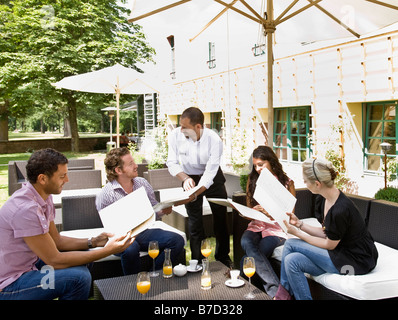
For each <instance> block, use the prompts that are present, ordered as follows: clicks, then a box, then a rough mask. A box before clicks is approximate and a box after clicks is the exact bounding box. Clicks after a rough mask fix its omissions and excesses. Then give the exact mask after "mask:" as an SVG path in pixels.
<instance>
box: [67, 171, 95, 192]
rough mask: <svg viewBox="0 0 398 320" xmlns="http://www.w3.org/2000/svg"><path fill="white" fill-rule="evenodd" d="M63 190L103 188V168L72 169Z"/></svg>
mask: <svg viewBox="0 0 398 320" xmlns="http://www.w3.org/2000/svg"><path fill="white" fill-rule="evenodd" d="M68 178H69V182H67V183H65V184H64V186H63V190H73V189H89V188H101V187H102V177H101V170H70V171H68Z"/></svg>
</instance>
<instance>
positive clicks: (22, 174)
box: [8, 159, 102, 196]
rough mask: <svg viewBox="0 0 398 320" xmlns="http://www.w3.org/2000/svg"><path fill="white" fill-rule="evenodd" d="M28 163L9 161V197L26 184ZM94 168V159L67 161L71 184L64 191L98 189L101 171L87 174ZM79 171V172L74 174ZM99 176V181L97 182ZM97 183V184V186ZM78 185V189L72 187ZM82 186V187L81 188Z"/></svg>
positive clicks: (66, 185)
mask: <svg viewBox="0 0 398 320" xmlns="http://www.w3.org/2000/svg"><path fill="white" fill-rule="evenodd" d="M27 163H28V161H26V160H21V161H9V162H8V195H9V196H11V195H12V194H13V193H14V192H15V191H16V190H18V189H20V188H21V187H22V183H24V182H26V181H27V180H26V164H27ZM94 167H95V160H94V159H70V160H69V161H68V170H69V171H68V177H69V179H70V181H72V183H67V184H65V186H64V189H65V190H70V189H84V188H100V187H101V186H102V185H101V171H100V170H98V171H99V173H98V172H96V173H87V172H88V171H93V169H94ZM74 171H79V172H74ZM98 175H99V180H98ZM98 181H99V184H98ZM75 185H78V187H74V186H75ZM82 185H83V186H82Z"/></svg>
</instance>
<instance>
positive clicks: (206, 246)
mask: <svg viewBox="0 0 398 320" xmlns="http://www.w3.org/2000/svg"><path fill="white" fill-rule="evenodd" d="M200 252H201V253H202V255H203V256H204V257H205V258H206V259H208V257H209V256H210V254H211V245H210V239H203V240H202V243H201V245H200Z"/></svg>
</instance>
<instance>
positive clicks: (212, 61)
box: [207, 42, 216, 69]
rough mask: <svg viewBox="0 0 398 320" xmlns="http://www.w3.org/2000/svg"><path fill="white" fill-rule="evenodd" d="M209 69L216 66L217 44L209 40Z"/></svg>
mask: <svg viewBox="0 0 398 320" xmlns="http://www.w3.org/2000/svg"><path fill="white" fill-rule="evenodd" d="M207 66H208V67H209V69H214V68H215V67H216V44H215V42H209V60H208V61H207Z"/></svg>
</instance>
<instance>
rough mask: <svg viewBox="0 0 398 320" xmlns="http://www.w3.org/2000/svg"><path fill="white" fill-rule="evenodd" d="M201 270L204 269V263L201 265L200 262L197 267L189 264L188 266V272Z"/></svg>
mask: <svg viewBox="0 0 398 320" xmlns="http://www.w3.org/2000/svg"><path fill="white" fill-rule="evenodd" d="M200 270H202V265H200V264H198V265H197V266H196V269H195V268H191V266H188V267H187V271H188V272H198V271H200Z"/></svg>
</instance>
